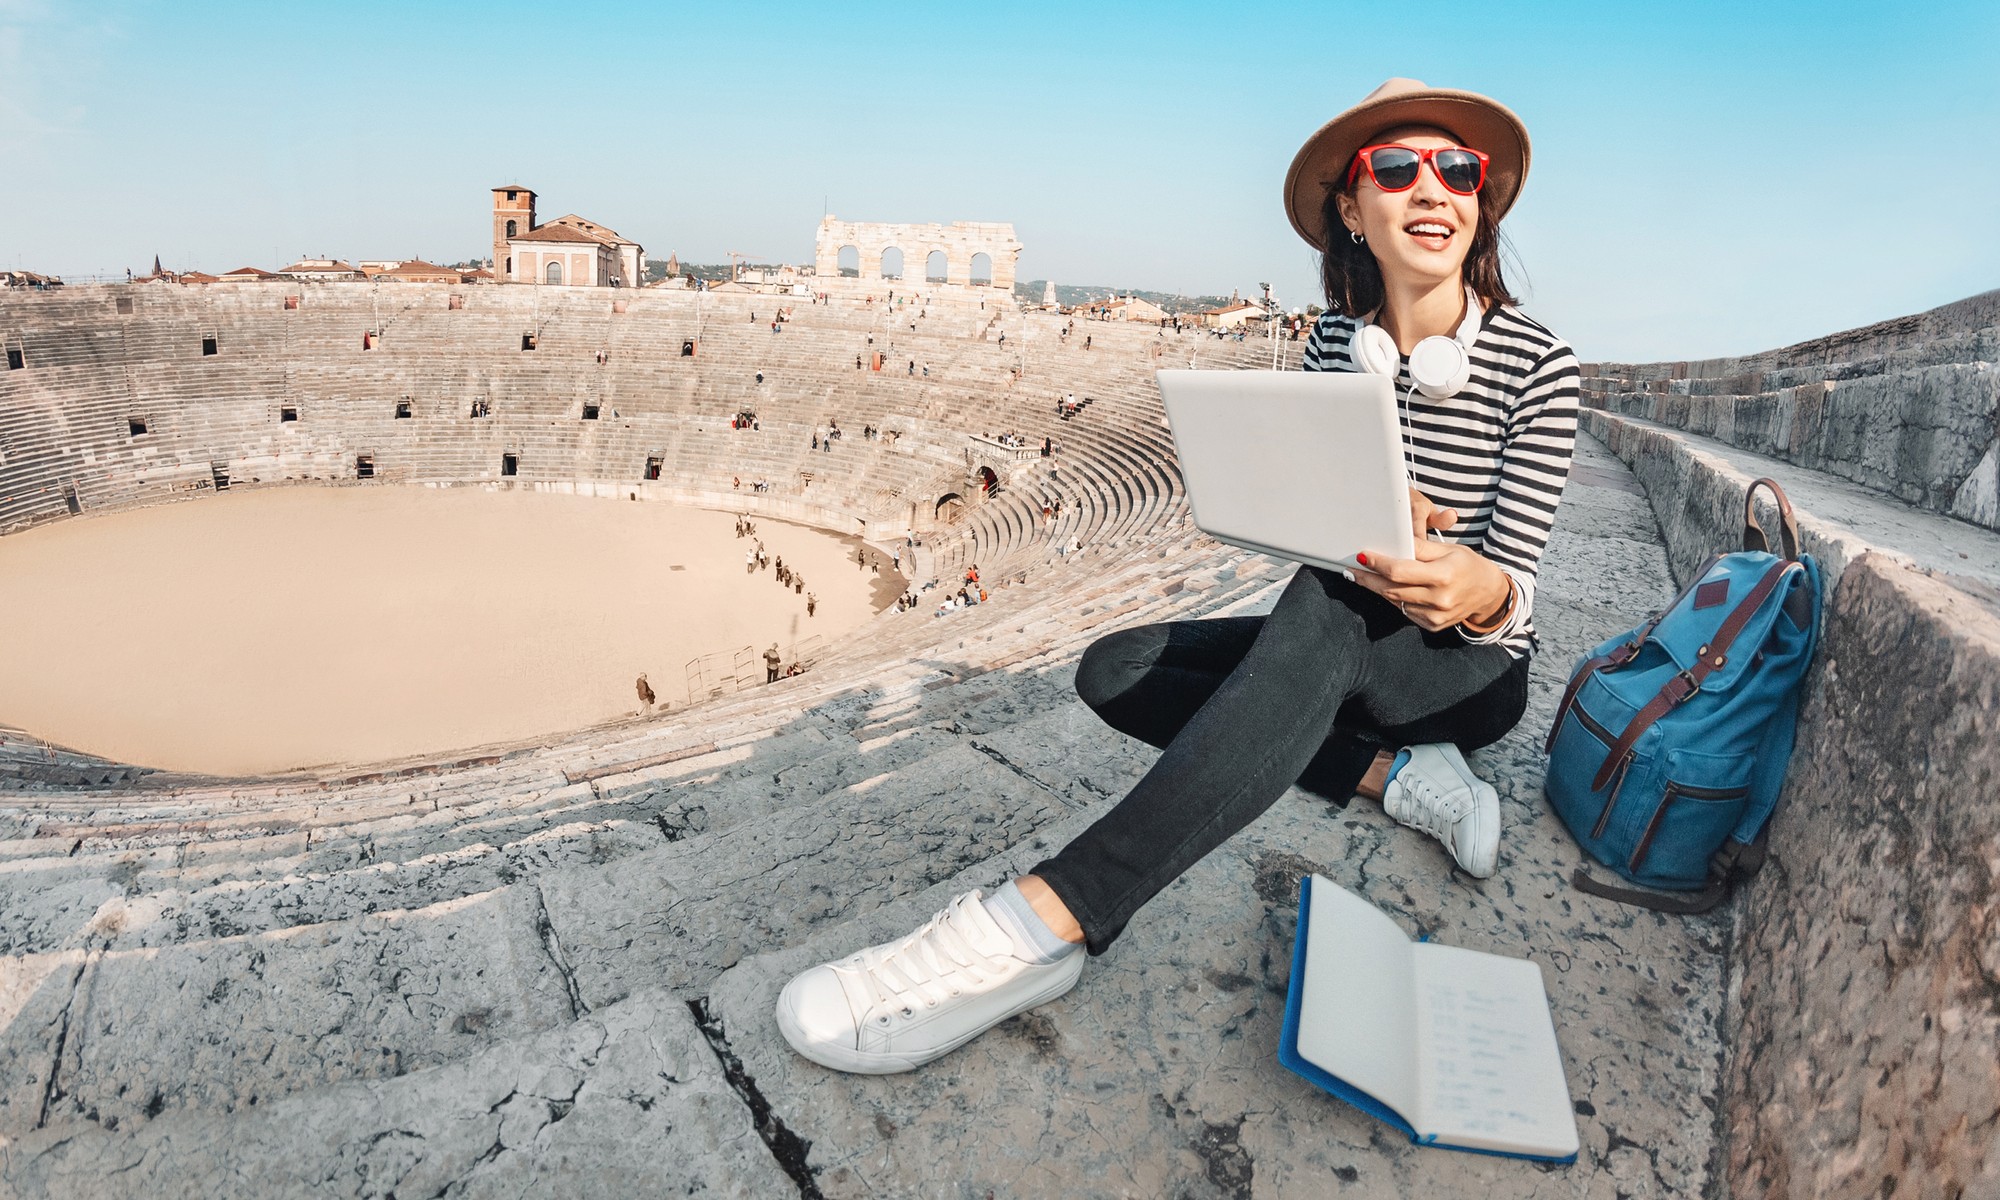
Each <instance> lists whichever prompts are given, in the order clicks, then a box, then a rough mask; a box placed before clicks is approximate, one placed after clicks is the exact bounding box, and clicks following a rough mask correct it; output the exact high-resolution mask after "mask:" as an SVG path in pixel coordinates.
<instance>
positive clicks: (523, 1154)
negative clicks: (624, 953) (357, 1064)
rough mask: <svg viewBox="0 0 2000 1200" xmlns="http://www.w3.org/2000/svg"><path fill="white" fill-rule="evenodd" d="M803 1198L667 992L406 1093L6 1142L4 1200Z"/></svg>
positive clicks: (379, 1085)
mask: <svg viewBox="0 0 2000 1200" xmlns="http://www.w3.org/2000/svg"><path fill="white" fill-rule="evenodd" d="M795 1191H796V1188H795V1187H794V1185H793V1184H792V1182H791V1180H790V1179H788V1178H787V1177H786V1176H785V1174H784V1172H783V1171H782V1170H781V1169H780V1167H779V1164H778V1163H777V1161H776V1160H775V1159H774V1158H773V1157H772V1155H771V1153H770V1151H769V1150H768V1149H767V1148H766V1147H765V1145H764V1144H763V1143H762V1142H761V1141H760V1139H759V1136H758V1134H757V1131H756V1129H755V1123H754V1118H753V1116H752V1114H751V1112H750V1110H749V1108H748V1107H747V1106H746V1105H745V1103H744V1102H743V1100H742V1099H741V1098H740V1097H739V1096H738V1095H737V1094H736V1092H735V1091H734V1090H733V1088H732V1087H731V1085H730V1083H729V1081H728V1079H727V1078H726V1076H725V1073H724V1069H723V1067H722V1065H721V1064H720V1063H719V1062H718V1061H717V1059H716V1058H715V1056H714V1054H713V1052H712V1051H711V1049H710V1048H709V1046H708V1045H707V1044H706V1041H705V1039H704V1037H703V1035H702V1032H701V1030H700V1029H699V1028H698V1027H697V1026H696V1024H695V1022H694V1019H693V1017H692V1016H691V1015H690V1013H689V1012H688V1009H687V1007H686V1006H685V1005H684V1004H682V1003H681V1002H680V1001H678V1000H675V999H673V998H672V997H669V996H666V995H664V994H663V993H660V992H652V993H648V994H646V995H644V996H639V997H634V998H633V999H632V1000H631V1001H629V1002H627V1003H625V1004H622V1005H618V1006H616V1007H614V1008H609V1009H605V1010H603V1011H600V1012H597V1013H593V1014H591V1015H590V1016H587V1017H584V1018H583V1019H581V1020H579V1021H577V1022H576V1023H574V1024H571V1025H567V1026H565V1027H563V1028H561V1029H557V1030H552V1031H550V1032H548V1033H545V1034H542V1035H539V1036H537V1037H534V1038H530V1039H526V1040H524V1041H521V1042H518V1043H513V1044H508V1045H503V1046H497V1047H493V1048H491V1049H488V1050H486V1051H484V1052H483V1053H481V1054H478V1055H475V1056H473V1057H471V1058H469V1059H467V1060H465V1061H463V1062H458V1063H453V1064H451V1065H449V1066H445V1067H439V1068H436V1069H434V1070H429V1071H421V1072H417V1073H415V1074H411V1075H406V1076H404V1077H402V1078H399V1079H388V1080H370V1081H367V1082H358V1083H349V1084H342V1085H338V1086H335V1087H330V1088H326V1089H323V1090H320V1091H317V1092H314V1093H312V1094H309V1095H303V1096H295V1097H292V1098H290V1099H284V1100H277V1101H275V1102H271V1103H266V1104H262V1105H259V1106H258V1107H257V1108H255V1109H252V1110H248V1111H244V1112H241V1113H237V1114H233V1115H230V1116H227V1117H221V1116H215V1115H197V1116H189V1117H183V1118H180V1119H168V1120H162V1121H156V1122H153V1123H150V1124H147V1125H142V1126H140V1127H139V1128H138V1129H137V1130H135V1131H114V1130H109V1129H98V1128H86V1129H76V1128H67V1129H63V1130H55V1129H49V1130H42V1131H40V1132H37V1133H33V1134H30V1135H28V1136H26V1137H22V1138H19V1139H16V1140H14V1141H12V1142H11V1143H9V1142H7V1141H5V1140H0V1192H5V1193H6V1194H7V1195H10V1196H19V1197H22V1198H23V1200H31V1198H32V1200H43V1198H49V1200H53V1198H57V1197H90V1198H92V1200H119V1198H124V1197H132V1198H134V1200H140V1198H144V1200H151V1198H152V1197H158V1196H213V1197H237V1196H242V1197H249V1196H256V1197H274V1198H275V1197H293V1196H327V1195H337V1196H354V1197H370V1198H380V1200H387V1198H389V1197H396V1196H442V1195H450V1196H462V1197H468V1198H471V1197H500V1196H508V1197H515V1196H524V1195H561V1196H573V1197H604V1198H606V1200H612V1198H623V1197H628V1196H641V1195H682V1196H742V1197H767V1196H780V1195H791V1194H794V1192H795Z"/></svg>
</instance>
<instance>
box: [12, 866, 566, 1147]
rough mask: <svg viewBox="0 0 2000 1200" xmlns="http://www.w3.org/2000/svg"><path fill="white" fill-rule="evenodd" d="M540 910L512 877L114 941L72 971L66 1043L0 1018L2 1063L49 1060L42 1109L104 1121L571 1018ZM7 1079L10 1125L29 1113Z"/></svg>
mask: <svg viewBox="0 0 2000 1200" xmlns="http://www.w3.org/2000/svg"><path fill="white" fill-rule="evenodd" d="M539 920H540V907H539V901H538V899H537V898H536V897H535V896H534V894H533V892H532V889H523V888H513V889H504V890H501V891H497V892H490V893H487V894H485V895H480V896H471V897H466V898H464V899H462V900H457V901H452V902H450V903H447V904H442V905H433V906H430V907H427V908H420V909H414V910H409V911H400V912H387V913H378V914H373V915H370V916H368V917H365V918H362V919H360V920H357V921H351V922H340V923H334V924H327V925H314V926H306V927H303V928H300V929H294V930H286V931H283V932H280V933H274V934H262V935H254V936H245V937H232V938H220V939H216V940H212V941H201V942H195V943H190V944H187V945H176V946H168V947H164V948H159V949H132V950H121V949H118V948H116V943H115V940H114V941H113V942H112V948H110V949H107V950H97V951H93V952H92V953H91V954H90V956H89V960H88V962H87V964H86V966H85V968H84V970H83V973H82V976H81V978H80V979H79V980H78V982H77V983H76V986H75V994H74V996H73V998H71V999H70V1001H69V1002H68V1005H67V1009H66V1011H67V1014H68V1015H67V1021H68V1037H67V1039H66V1041H65V1042H64V1044H63V1048H62V1052H61V1057H60V1058H59V1059H55V1058H54V1051H53V1048H52V1043H51V1041H50V1040H49V1039H48V1038H47V1035H46V1032H45V1030H44V1029H42V1028H38V1027H37V1026H36V1025H35V1024H33V1023H29V1022H23V1021H20V1020H16V1021H14V1022H12V1023H10V1024H9V1025H8V1026H7V1027H6V1028H5V1029H4V1030H0V1077H6V1078H13V1077H16V1076H18V1075H26V1074H30V1073H34V1072H37V1071H39V1072H41V1073H42V1075H43V1077H44V1078H46V1077H47V1075H46V1071H47V1064H48V1063H49V1062H50V1061H51V1060H52V1059H54V1061H55V1070H56V1075H55V1080H54V1083H53V1085H52V1086H51V1087H50V1088H49V1089H48V1095H49V1100H48V1102H47V1117H46V1119H47V1120H48V1121H49V1122H50V1123H57V1122H64V1121H91V1122H100V1123H103V1124H106V1125H112V1124H113V1123H117V1124H129V1123H132V1122H137V1121H143V1120H146V1119H148V1118H150V1117H152V1116H155V1115H157V1114H159V1113H160V1112H163V1111H168V1110H174V1109H181V1108H190V1107H193V1108H211V1109H221V1110H225V1111H227V1110H232V1109H237V1108H242V1107H249V1106H252V1105H256V1104H260V1103H268V1102H269V1101H271V1100H272V1099H274V1098H276V1097H278V1096H282V1095H285V1094H287V1093H290V1092H295V1091H299V1090H301V1089H304V1088H309V1087H314V1086H318V1085H322V1084H326V1083H331V1082H336V1081H339V1080H342V1079H351V1078H363V1077H371V1076H393V1075H400V1074H403V1073H404V1072H407V1071H410V1070H413V1069H416V1068H418V1067H423V1066H431V1065H436V1064H438V1063H442V1062H447V1061H450V1060H451V1059H454V1058H460V1057H463V1056H465V1055H467V1054H470V1053H473V1052H476V1051H478V1050H480V1049H483V1048H484V1047H485V1046H487V1045H489V1044H491V1043H492V1042H493V1041H495V1040H497V1039H500V1038H505V1037H510V1036H520V1035H523V1034H527V1033H532V1032H535V1031H537V1030H541V1029H546V1028H549V1027H550V1026H553V1025H555V1024H558V1023H560V1022H563V1021H567V1020H569V1019H570V1018H571V1017H572V1015H573V1010H572V1005H571V1001H570V998H569V995H568V988H567V984H566V981H565V980H564V979H563V977H562V975H561V972H560V971H559V970H558V968H557V966H556V964H555V963H553V962H552V961H551V959H550V957H549V954H548V950H547V948H546V946H545V945H544V943H543V941H542V939H541V937H540V935H539V933H538V923H539ZM106 933H107V935H108V936H112V937H115V931H112V930H107V931H106ZM10 969H12V968H11V967H10ZM59 981H60V973H56V974H54V975H52V976H50V978H49V979H48V980H47V981H45V982H44V983H43V985H42V987H43V988H51V987H54V986H55V985H56V983H58V982H59ZM38 991H39V989H38ZM34 1002H35V998H32V997H31V999H30V1003H31V1004H32V1003H34ZM0 1095H4V1096H5V1097H6V1098H7V1099H8V1100H9V1101H10V1103H8V1104H7V1106H6V1109H5V1110H4V1111H5V1117H6V1121H7V1124H6V1126H5V1128H6V1129H7V1130H8V1131H20V1130H22V1129H25V1128H27V1127H28V1124H27V1123H24V1122H23V1120H22V1118H23V1116H25V1115H27V1114H24V1113H22V1112H21V1111H19V1110H18V1109H17V1107H16V1105H15V1104H14V1103H12V1102H11V1101H12V1098H13V1094H12V1091H11V1090H9V1091H8V1092H5V1093H0Z"/></svg>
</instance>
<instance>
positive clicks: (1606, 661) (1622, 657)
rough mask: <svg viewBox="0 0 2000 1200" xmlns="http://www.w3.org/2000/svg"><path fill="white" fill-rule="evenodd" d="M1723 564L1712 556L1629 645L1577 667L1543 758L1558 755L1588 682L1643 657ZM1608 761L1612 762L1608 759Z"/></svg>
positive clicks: (1558, 708) (1717, 555) (1551, 724)
mask: <svg viewBox="0 0 2000 1200" xmlns="http://www.w3.org/2000/svg"><path fill="white" fill-rule="evenodd" d="M1721 561H1722V554H1721V552H1719V551H1718V552H1717V553H1714V554H1711V555H1709V556H1708V561H1707V562H1705V563H1703V564H1701V568H1700V569H1699V570H1697V571H1696V572H1695V573H1694V574H1693V575H1690V576H1688V584H1687V586H1686V587H1684V588H1682V589H1681V594H1680V595H1678V596H1675V597H1674V598H1673V601H1672V603H1670V604H1668V605H1667V606H1666V607H1665V608H1663V609H1661V610H1660V611H1659V612H1657V613H1655V614H1653V616H1652V617H1651V618H1650V619H1648V620H1647V622H1646V623H1645V624H1644V625H1641V626H1639V628H1637V629H1635V630H1633V631H1632V637H1631V639H1630V640H1629V641H1627V642H1626V643H1625V644H1624V645H1622V646H1615V647H1613V648H1612V650H1611V652H1610V653H1608V654H1600V655H1597V656H1596V657H1595V658H1589V659H1585V660H1584V662H1583V663H1582V665H1580V666H1578V667H1577V669H1576V674H1574V675H1572V676H1570V680H1569V686H1568V687H1567V688H1564V689H1563V697H1562V702H1561V703H1559V704H1557V705H1556V719H1555V720H1553V721H1551V722H1549V736H1548V738H1547V740H1545V741H1544V742H1543V743H1542V753H1543V754H1554V753H1555V752H1556V734H1558V733H1560V732H1561V731H1562V723H1563V714H1564V713H1567V712H1568V711H1569V706H1570V705H1572V704H1574V703H1576V694H1577V693H1578V692H1580V691H1582V690H1583V683H1584V680H1586V679H1589V678H1590V677H1591V676H1592V675H1595V674H1597V672H1599V671H1602V670H1605V669H1607V668H1608V669H1616V668H1618V667H1622V666H1624V665H1625V664H1626V663H1628V662H1631V661H1632V660H1633V659H1635V658H1637V657H1639V651H1640V650H1641V649H1642V648H1644V646H1645V645H1646V639H1647V638H1649V637H1651V636H1653V630H1654V629H1656V628H1658V627H1659V624H1660V622H1661V621H1664V620H1666V619H1667V614H1668V613H1670V612H1672V611H1674V610H1675V609H1676V608H1679V607H1680V604H1681V601H1683V600H1685V599H1687V598H1688V593H1690V592H1692V591H1694V589H1695V588H1696V587H1698V586H1700V584H1701V581H1702V578H1703V577H1704V576H1706V575H1707V574H1708V573H1709V571H1710V570H1711V569H1713V568H1714V566H1715V564H1716V563H1718V562H1721ZM1606 761H1607V762H1608V761H1610V760H1609V759H1607V760H1606Z"/></svg>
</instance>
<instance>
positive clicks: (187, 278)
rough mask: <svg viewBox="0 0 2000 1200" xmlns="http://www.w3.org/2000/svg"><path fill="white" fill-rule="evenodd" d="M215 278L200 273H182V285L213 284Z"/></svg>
mask: <svg viewBox="0 0 2000 1200" xmlns="http://www.w3.org/2000/svg"><path fill="white" fill-rule="evenodd" d="M215 280H216V277H215V276H213V275H209V274H206V273H204V272H201V271H182V272H181V282H182V283H214V282H215Z"/></svg>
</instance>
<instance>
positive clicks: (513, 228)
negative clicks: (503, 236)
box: [507, 221, 520, 238]
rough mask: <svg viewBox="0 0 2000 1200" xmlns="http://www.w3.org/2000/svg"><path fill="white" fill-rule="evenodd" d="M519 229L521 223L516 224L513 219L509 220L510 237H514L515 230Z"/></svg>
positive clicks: (508, 232)
mask: <svg viewBox="0 0 2000 1200" xmlns="http://www.w3.org/2000/svg"><path fill="white" fill-rule="evenodd" d="M518 229H520V226H519V225H516V224H515V223H514V222H512V221H509V222H507V236H508V237H510V238H511V237H513V236H514V233H515V231H516V230H518Z"/></svg>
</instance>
